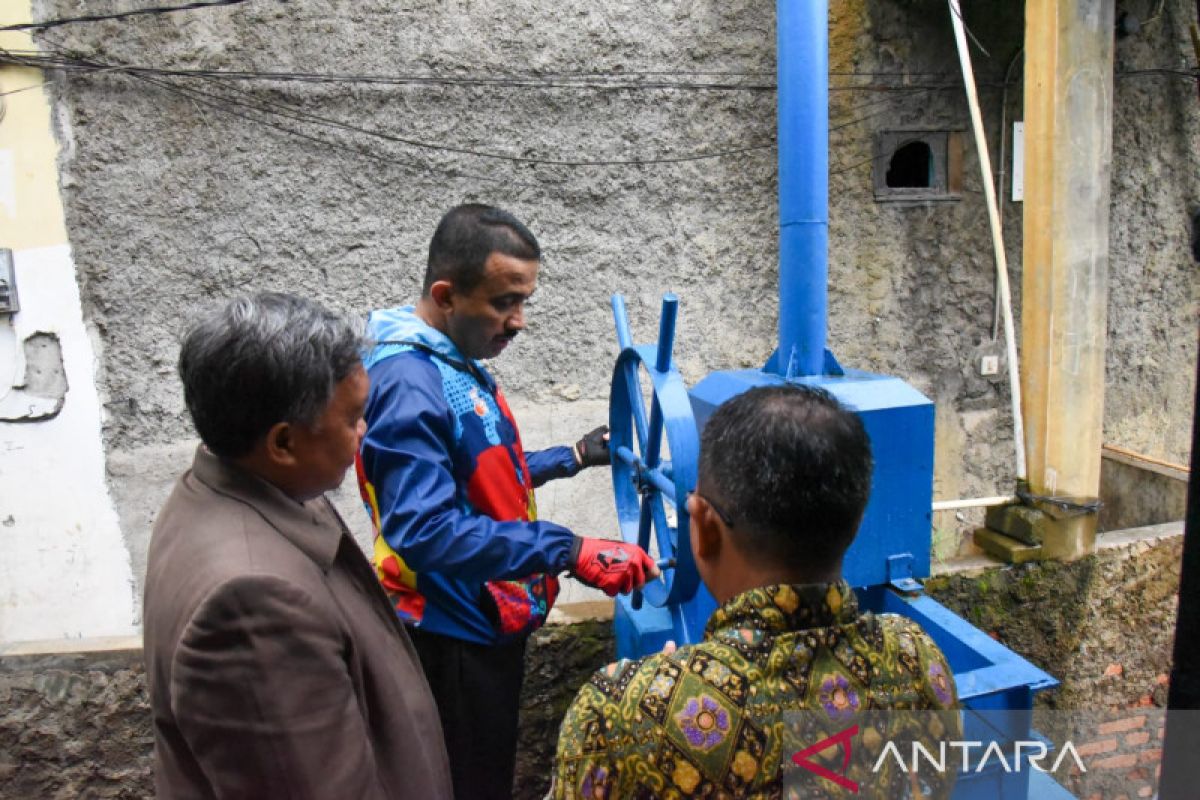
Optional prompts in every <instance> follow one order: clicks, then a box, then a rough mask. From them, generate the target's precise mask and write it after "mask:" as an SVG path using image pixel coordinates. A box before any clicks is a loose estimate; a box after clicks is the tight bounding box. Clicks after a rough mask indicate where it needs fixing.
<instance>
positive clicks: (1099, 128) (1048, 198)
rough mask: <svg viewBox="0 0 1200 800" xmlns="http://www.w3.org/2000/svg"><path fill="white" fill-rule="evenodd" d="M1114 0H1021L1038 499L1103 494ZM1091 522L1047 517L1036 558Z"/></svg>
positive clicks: (1029, 401)
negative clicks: (1023, 32) (1101, 467)
mask: <svg viewBox="0 0 1200 800" xmlns="http://www.w3.org/2000/svg"><path fill="white" fill-rule="evenodd" d="M1114 5H1115V0H1028V3H1027V5H1026V11H1025V14H1026V24H1025V210H1024V255H1023V271H1024V274H1023V281H1022V310H1021V339H1022V350H1023V354H1022V358H1023V364H1022V367H1023V370H1022V381H1021V388H1022V392H1023V394H1024V412H1025V447H1026V455H1027V459H1028V469H1029V484H1030V489H1031V491H1032V492H1033V493H1034V494H1035V495H1051V496H1057V497H1064V496H1065V497H1074V498H1095V497H1097V496H1098V495H1099V492H1100V448H1101V445H1102V435H1103V422H1104V348H1105V337H1106V327H1107V280H1108V217H1109V189H1110V181H1111V167H1112V97H1113V26H1114ZM1097 516H1098V515H1097V514H1096V513H1084V514H1077V515H1070V514H1067V515H1062V514H1054V513H1051V514H1050V515H1049V517H1048V519H1046V520H1045V525H1044V527H1042V531H1043V538H1042V556H1043V557H1045V558H1062V559H1073V558H1078V557H1080V556H1083V555H1086V554H1087V553H1089V552H1091V551H1092V549H1093V548H1094V544H1095V534H1096V520H1097Z"/></svg>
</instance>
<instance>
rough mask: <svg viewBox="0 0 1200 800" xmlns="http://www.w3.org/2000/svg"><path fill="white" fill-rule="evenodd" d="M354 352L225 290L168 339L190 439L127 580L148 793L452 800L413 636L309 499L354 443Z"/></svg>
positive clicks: (319, 315)
mask: <svg viewBox="0 0 1200 800" xmlns="http://www.w3.org/2000/svg"><path fill="white" fill-rule="evenodd" d="M360 344H361V342H360V339H359V336H358V334H357V333H356V331H355V330H354V328H352V327H351V326H350V325H349V324H348V323H347V322H346V321H344V320H343V319H341V318H339V317H337V316H335V315H333V314H331V313H329V312H327V311H325V310H324V309H322V308H321V307H320V306H317V305H315V304H313V303H311V302H309V301H306V300H303V299H301V298H298V297H292V296H289V295H282V294H260V295H255V296H252V297H243V298H239V299H236V300H234V301H232V302H230V303H228V304H227V305H226V306H225V307H223V308H222V309H220V310H219V311H216V312H215V313H212V314H210V315H209V316H207V317H205V318H204V319H203V320H202V321H200V322H199V323H198V324H197V325H196V326H195V327H193V328H192V329H191V331H190V332H189V333H188V335H187V337H186V339H185V341H184V343H183V348H182V351H181V353H180V360H179V374H180V377H181V378H182V380H183V388H184V399H185V401H186V403H187V407H188V411H189V412H190V413H191V416H192V420H193V422H194V423H195V426H196V430H197V432H198V433H199V434H200V438H201V440H202V441H203V445H201V446H200V447H199V449H198V450H197V451H196V456H195V461H194V462H193V464H192V467H191V469H190V470H189V471H188V472H186V473H185V474H184V475H183V477H181V478H180V479H179V481H178V482H177V483H176V485H175V489H174V491H173V492H172V494H171V497H170V499H169V500H168V501H167V504H166V505H165V506H164V507H163V509H162V512H161V513H160V514H159V516H158V520H157V522H156V524H155V526H154V534H153V538H152V540H151V543H150V556H149V565H148V567H147V575H146V599H145V644H146V674H147V678H148V683H149V689H150V701H151V706H152V708H153V712H154V733H155V785H156V788H157V791H158V794H159V796H160V797H170V798H175V797H179V798H193V797H195V798H201V797H203V798H209V797H229V798H330V799H331V800H340V799H341V798H353V799H354V800H359V799H360V798H397V797H412V798H422V799H424V798H449V797H450V796H451V794H452V791H451V785H450V773H449V768H448V766H447V763H446V753H445V749H444V746H443V743H442V731H441V727H440V724H439V722H438V713H437V709H436V707H435V706H434V703H433V699H432V697H431V696H430V693H429V687H428V684H427V683H426V681H425V678H424V676H423V674H422V671H421V666H420V663H419V662H418V661H417V657H416V654H415V652H414V651H413V647H412V644H411V643H410V642H409V639H408V636H407V635H406V633H405V631H404V627H403V626H402V625H400V623H399V622H398V621H397V619H396V615H395V613H394V612H393V611H392V608H391V605H390V604H389V603H388V601H387V599H386V597H385V596H384V594H383V591H382V589H381V588H380V586H379V583H378V581H377V580H376V579H375V575H374V572H373V571H372V569H371V566H370V564H369V563H368V562H367V561H366V559H365V557H364V556H363V554H362V553H361V551H360V550H359V549H358V546H357V545H356V544H355V542H354V540H353V539H352V538H351V536H350V534H349V533H348V531H347V530H346V526H345V523H343V522H342V520H341V518H340V517H339V516H338V514H337V512H336V511H335V510H334V508H333V506H332V505H331V504H330V502H329V501H328V500H326V499H325V497H324V496H323V492H325V491H327V490H329V489H332V488H334V487H336V486H337V485H338V484H339V483H341V481H342V478H343V477H344V475H345V473H346V470H347V468H348V467H349V466H350V464H351V463H352V462H353V460H354V454H355V452H356V450H357V449H358V445H359V442H360V440H361V437H362V434H363V428H364V423H363V421H362V412H363V406H364V404H365V403H366V398H367V376H366V373H365V372H364V371H363V368H362V364H361V362H360V360H359V347H360Z"/></svg>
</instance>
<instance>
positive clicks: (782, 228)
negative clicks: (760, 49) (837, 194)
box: [776, 0, 829, 377]
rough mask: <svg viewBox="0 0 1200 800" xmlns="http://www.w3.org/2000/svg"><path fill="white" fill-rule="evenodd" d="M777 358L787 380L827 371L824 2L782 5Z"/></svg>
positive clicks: (784, 0)
mask: <svg viewBox="0 0 1200 800" xmlns="http://www.w3.org/2000/svg"><path fill="white" fill-rule="evenodd" d="M776 29H777V46H776V60H777V64H778V82H777V85H778V89H777V95H778V98H777V102H778V115H779V117H778V125H779V139H778V143H779V358H778V361H777V362H776V363H777V368H778V370H779V373H780V374H781V375H784V376H786V377H793V376H804V375H820V374H821V373H822V372H824V366H825V335H826V330H827V321H826V282H827V279H828V250H829V2H828V0H779V2H778V3H777V12H776Z"/></svg>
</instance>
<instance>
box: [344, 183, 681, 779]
mask: <svg viewBox="0 0 1200 800" xmlns="http://www.w3.org/2000/svg"><path fill="white" fill-rule="evenodd" d="M540 260H541V250H540V248H539V247H538V243H537V240H536V239H535V238H534V236H533V234H532V233H530V231H529V230H528V229H527V228H526V227H525V226H524V225H523V224H521V222H519V221H518V220H517V219H516V218H515V217H513V216H512V215H511V214H509V213H507V212H505V211H502V210H500V209H497V208H493V207H490V206H485V205H478V204H468V205H461V206H457V207H455V208H453V209H451V210H450V211H449V212H447V214H446V215H445V216H444V217H443V218H442V221H441V222H440V223H439V224H438V227H437V230H436V231H435V232H434V235H433V240H432V241H431V242H430V245H429V262H428V267H427V271H426V274H425V283H424V288H423V290H422V294H421V298H420V300H419V301H418V303H417V305H416V306H415V307H413V306H406V307H403V308H391V309H383V310H378V311H374V312H372V313H371V315H370V319H369V320H368V323H367V334H368V337H369V338H370V339H371V340H372V342H373V344H372V349H371V350H370V352H369V354H368V356H367V358H366V359H365V364H366V367H367V371H368V374H369V376H370V380H371V390H370V396H369V399H368V402H367V409H366V413H365V415H364V416H365V418H366V421H367V434H366V437H365V438H364V439H363V444H362V449H361V452H360V454H359V461H358V476H359V486H360V488H361V490H362V494H363V500H364V502H365V503H366V505H367V508H368V511H369V512H370V514H371V518H372V521H373V523H374V525H375V531H376V537H375V553H374V562H375V569H376V572H377V574H378V576H379V579H380V581H381V582H382V583H383V587H384V589H385V590H386V591H387V593H388V596H389V597H390V598H391V600H392V603H393V605H394V606H395V608H396V613H397V614H398V615H399V617H400V619H401V620H402V621H403V622H404V623H405V624H406V625H408V626H409V630H410V632H411V636H412V640H413V644H414V645H416V648H417V652H418V654H419V655H420V658H421V662H422V665H423V667H424V669H425V674H426V676H427V678H428V680H429V684H430V688H431V689H432V690H433V695H434V698H435V699H436V701H437V704H438V711H439V714H440V716H441V720H442V727H443V731H444V734H445V739H446V749H447V751H448V752H449V755H450V769H451V775H452V778H453V781H454V790H455V795H456V797H458V798H459V800H466V799H467V798H470V799H471V800H474V798H484V797H509V796H510V795H511V792H512V779H513V770H514V765H515V760H516V734H517V712H518V704H519V698H520V692H521V681H522V677H523V674H524V655H525V642H526V639H527V638H528V636H529V634H530V633H531V632H532V631H533V630H535V629H536V628H537V627H539V626H540V625H541V624H542V623H543V622H544V621H545V619H546V615H547V614H548V613H549V610H550V607H551V605H552V604H553V603H554V599H555V597H556V595H557V594H558V579H557V578H556V575H557V574H558V573H560V572H563V571H570V572H571V573H572V574H573V575H574V576H575V577H576V578H578V579H579V580H581V581H583V582H584V583H586V584H588V585H590V586H594V587H597V588H599V589H602V590H603V591H605V592H606V593H607V594H608V595H610V596H612V595H615V594H617V593H618V592H628V591H630V590H632V589H635V588H638V587H640V586H641V585H642V584H643V583H645V581H646V580H648V579H649V578H652V577H655V576H656V575H657V574H658V570H657V569H656V568H655V565H654V562H653V560H652V559H651V558H650V557H649V556H648V555H647V554H646V553H645V552H643V551H642V550H641V549H640V548H638V547H637V546H635V545H629V544H626V543H624V542H619V541H610V540H604V539H593V538H582V537H578V536H576V535H575V534H573V533H572V532H571V531H569V530H568V529H566V528H564V527H562V526H561V525H555V524H553V523H551V522H539V521H537V511H536V505H535V503H534V494H533V491H534V488H535V487H537V486H540V485H541V484H543V483H545V482H546V481H548V480H551V479H553V478H562V477H569V476H572V475H574V474H576V473H577V472H579V470H581V469H583V468H584V467H589V466H598V465H604V464H608V463H609V456H608V446H607V441H606V430H605V429H604V428H599V429H597V430H595V431H592V432H591V433H589V434H588V435H587V436H585V437H584V438H583V439H581V440H580V441H579V442H578V443H577V444H576V445H575V446H574V447H573V448H572V447H552V448H550V449H548V450H541V451H537V452H526V451H525V450H524V449H523V448H522V446H521V437H520V434H519V433H518V431H517V426H516V422H515V421H514V419H513V416H512V413H511V412H510V411H509V409H508V405H507V403H506V402H505V400H504V396H503V395H502V394H501V392H500V389H499V387H497V385H496V382H495V381H494V380H493V379H492V377H491V375H489V374H488V372H487V370H485V369H484V368H483V366H482V364H480V363H479V361H478V359H488V358H494V357H496V356H498V355H499V354H500V353H501V352H503V350H504V349H505V348H506V347H507V346H508V344H509V343H510V342H511V341H512V340H513V338H514V337H515V336H516V335H517V334H518V333H519V332H520V331H521V330H522V329H524V327H525V317H524V304H525V301H526V300H528V299H529V296H530V295H531V294H532V293H533V290H534V288H535V286H536V284H537V274H538V267H539V263H540Z"/></svg>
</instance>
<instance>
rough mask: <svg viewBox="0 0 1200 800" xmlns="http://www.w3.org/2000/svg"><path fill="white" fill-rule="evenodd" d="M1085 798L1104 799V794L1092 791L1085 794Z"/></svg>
mask: <svg viewBox="0 0 1200 800" xmlns="http://www.w3.org/2000/svg"><path fill="white" fill-rule="evenodd" d="M1087 800H1104V795H1102V794H1100V793H1099V792H1093V793H1092V794H1089V795H1088V796H1087Z"/></svg>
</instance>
